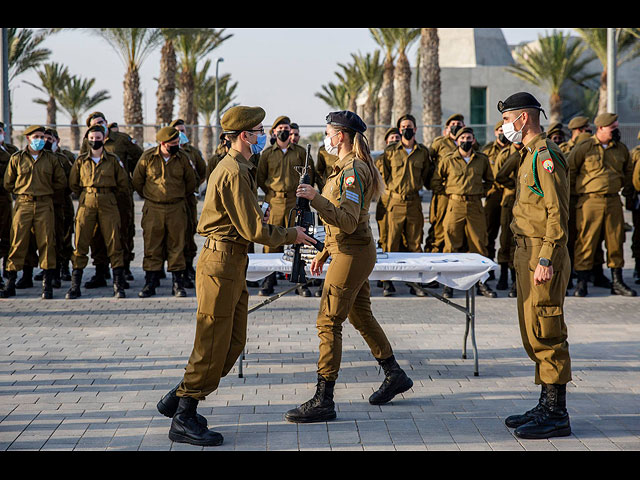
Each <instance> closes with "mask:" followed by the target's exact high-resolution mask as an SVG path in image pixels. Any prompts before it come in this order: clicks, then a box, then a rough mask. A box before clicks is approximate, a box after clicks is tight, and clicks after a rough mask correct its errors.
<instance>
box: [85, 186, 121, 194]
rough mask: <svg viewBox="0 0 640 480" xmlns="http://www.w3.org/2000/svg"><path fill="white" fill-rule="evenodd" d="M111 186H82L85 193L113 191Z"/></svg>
mask: <svg viewBox="0 0 640 480" xmlns="http://www.w3.org/2000/svg"><path fill="white" fill-rule="evenodd" d="M113 190H114V189H113V187H84V191H85V192H87V193H113Z"/></svg>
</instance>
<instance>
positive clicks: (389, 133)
mask: <svg viewBox="0 0 640 480" xmlns="http://www.w3.org/2000/svg"><path fill="white" fill-rule="evenodd" d="M394 133H395V134H396V135H400V130H398V129H397V128H396V127H391V128H390V129H388V130H387V131H386V132H385V134H384V140H385V141H386V140H387V137H388V136H389V135H393V134H394Z"/></svg>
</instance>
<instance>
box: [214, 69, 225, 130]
mask: <svg viewBox="0 0 640 480" xmlns="http://www.w3.org/2000/svg"><path fill="white" fill-rule="evenodd" d="M220 62H224V58H222V57H218V59H217V60H216V92H215V94H216V139H215V140H214V142H215V141H217V139H218V138H220V109H219V106H218V65H219V64H220Z"/></svg>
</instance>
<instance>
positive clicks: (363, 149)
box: [353, 132, 385, 201]
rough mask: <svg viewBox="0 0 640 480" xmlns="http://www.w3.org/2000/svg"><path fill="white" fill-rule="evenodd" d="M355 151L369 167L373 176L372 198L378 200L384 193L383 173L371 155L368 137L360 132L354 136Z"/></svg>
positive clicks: (357, 156)
mask: <svg viewBox="0 0 640 480" xmlns="http://www.w3.org/2000/svg"><path fill="white" fill-rule="evenodd" d="M353 151H354V153H355V156H356V158H359V159H360V160H362V161H363V162H364V163H366V164H367V167H368V168H369V172H370V173H371V178H373V197H372V200H373V201H377V200H378V199H379V198H380V195H382V194H383V193H384V189H385V185H384V180H383V179H382V175H380V171H379V170H378V169H377V168H376V164H375V162H374V161H373V158H372V157H371V150H370V149H369V141H368V140H367V137H365V136H364V135H362V134H361V133H359V132H355V137H354V138H353Z"/></svg>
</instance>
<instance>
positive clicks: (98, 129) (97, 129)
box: [84, 125, 105, 138]
mask: <svg viewBox="0 0 640 480" xmlns="http://www.w3.org/2000/svg"><path fill="white" fill-rule="evenodd" d="M90 132H100V133H101V134H102V136H104V135H105V133H104V128H102V125H92V126H90V127H89V128H88V129H87V131H86V132H84V138H87V137H88V136H89V133H90Z"/></svg>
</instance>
